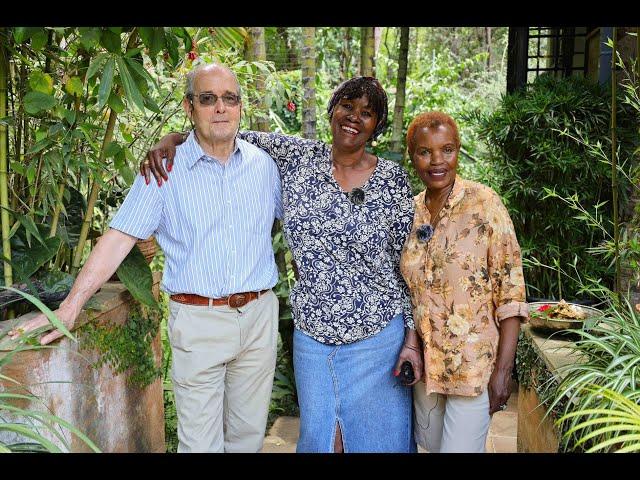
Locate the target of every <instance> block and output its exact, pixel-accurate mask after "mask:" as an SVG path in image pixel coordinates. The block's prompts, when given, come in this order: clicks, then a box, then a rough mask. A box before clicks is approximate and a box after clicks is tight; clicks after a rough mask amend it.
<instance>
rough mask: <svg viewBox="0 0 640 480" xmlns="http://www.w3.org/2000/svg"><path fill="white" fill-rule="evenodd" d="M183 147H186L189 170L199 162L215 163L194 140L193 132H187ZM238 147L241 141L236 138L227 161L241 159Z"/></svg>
mask: <svg viewBox="0 0 640 480" xmlns="http://www.w3.org/2000/svg"><path fill="white" fill-rule="evenodd" d="M183 145H184V146H185V147H186V148H185V152H188V153H187V155H188V158H187V166H188V167H189V168H193V166H194V165H195V164H196V163H198V161H199V160H205V161H211V160H213V161H215V159H214V158H213V157H211V156H209V155H207V154H206V153H205V151H204V150H203V149H202V147H201V146H200V144H199V143H198V141H197V140H196V135H195V130H191V132H189V136H188V137H187V139H186V140H185V142H184V144H183ZM240 145H241V140H240V139H239V138H238V137H236V138H235V139H234V144H233V151H232V152H231V155H230V157H229V160H232V159H233V158H234V157H237V158H238V159H239V160H240V159H242V152H243V150H242V149H241V147H240Z"/></svg>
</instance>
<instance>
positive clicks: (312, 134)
mask: <svg viewBox="0 0 640 480" xmlns="http://www.w3.org/2000/svg"><path fill="white" fill-rule="evenodd" d="M315 35H316V29H315V27H303V29H302V37H303V44H302V88H303V90H304V94H303V95H304V96H303V99H302V136H303V137H304V138H311V139H315V138H316V38H315Z"/></svg>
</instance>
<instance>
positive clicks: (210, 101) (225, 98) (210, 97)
mask: <svg viewBox="0 0 640 480" xmlns="http://www.w3.org/2000/svg"><path fill="white" fill-rule="evenodd" d="M193 97H198V101H199V102H200V105H205V106H210V105H215V104H216V103H218V98H221V99H222V103H224V104H225V105H226V106H227V107H235V106H236V105H238V104H239V103H240V95H236V94H235V93H225V94H224V95H222V96H221V97H218V95H216V94H215V93H209V92H205V93H200V94H198V95H193V94H189V95H187V98H188V99H189V100H191V101H192V102H193Z"/></svg>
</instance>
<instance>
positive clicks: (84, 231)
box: [71, 108, 118, 275]
mask: <svg viewBox="0 0 640 480" xmlns="http://www.w3.org/2000/svg"><path fill="white" fill-rule="evenodd" d="M117 116H118V114H117V113H116V112H115V111H113V110H112V109H111V108H110V109H109V121H108V123H107V130H106V131H105V133H104V139H103V140H102V147H100V155H99V156H98V163H102V162H104V159H105V151H106V149H107V145H109V143H110V142H111V140H112V139H113V130H114V127H115V125H116V117H117ZM99 193H100V184H99V182H98V181H97V180H94V181H93V183H92V184H91V192H90V193H89V199H88V200H87V212H86V213H85V216H84V220H83V221H82V228H81V229H80V238H79V239H78V246H77V247H76V251H75V255H74V256H73V263H72V264H71V275H75V274H76V273H78V270H80V262H81V261H82V253H83V251H84V244H85V243H86V241H87V236H88V234H89V228H90V227H91V219H92V218H93V207H95V204H96V200H98V194H99Z"/></svg>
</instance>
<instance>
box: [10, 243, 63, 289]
mask: <svg viewBox="0 0 640 480" xmlns="http://www.w3.org/2000/svg"><path fill="white" fill-rule="evenodd" d="M60 242H61V240H60V238H58V237H51V238H47V239H45V240H44V244H37V245H33V246H31V247H26V246H25V247H26V248H22V249H17V248H16V249H12V252H11V256H12V263H13V266H14V271H15V273H14V281H16V282H24V281H25V280H27V279H28V278H29V277H31V276H32V275H33V274H34V273H36V272H37V271H38V270H39V269H40V268H41V267H42V266H43V265H45V264H46V263H47V262H48V261H49V260H51V259H52V258H53V257H54V255H55V254H56V253H57V252H58V248H60Z"/></svg>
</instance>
